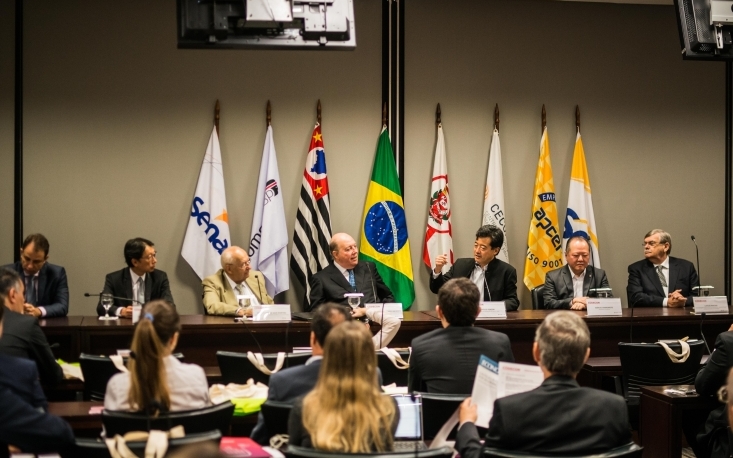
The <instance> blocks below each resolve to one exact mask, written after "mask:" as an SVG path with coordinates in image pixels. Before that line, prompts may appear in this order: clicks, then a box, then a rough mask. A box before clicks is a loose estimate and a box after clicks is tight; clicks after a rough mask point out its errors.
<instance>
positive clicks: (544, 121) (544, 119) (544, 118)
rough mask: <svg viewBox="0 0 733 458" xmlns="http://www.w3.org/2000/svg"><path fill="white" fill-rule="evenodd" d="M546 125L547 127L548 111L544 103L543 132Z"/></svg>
mask: <svg viewBox="0 0 733 458" xmlns="http://www.w3.org/2000/svg"><path fill="white" fill-rule="evenodd" d="M545 127H547V111H546V110H545V105H544V104H542V133H544V132H545Z"/></svg>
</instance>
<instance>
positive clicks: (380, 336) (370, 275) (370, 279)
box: [366, 262, 384, 348]
mask: <svg viewBox="0 0 733 458" xmlns="http://www.w3.org/2000/svg"><path fill="white" fill-rule="evenodd" d="M366 266H367V269H369V281H371V282H372V294H374V300H375V301H377V302H378V301H379V297H378V296H377V289H376V288H375V287H374V276H373V275H372V266H371V264H369V263H368V262H367V263H366ZM379 319H380V320H382V321H381V322H380V323H379V326H380V327H381V328H382V329H380V330H379V348H382V338H383V337H384V329H383V328H384V301H382V315H381V316H380V317H379ZM367 320H369V317H367Z"/></svg>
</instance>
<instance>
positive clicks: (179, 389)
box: [104, 300, 211, 414]
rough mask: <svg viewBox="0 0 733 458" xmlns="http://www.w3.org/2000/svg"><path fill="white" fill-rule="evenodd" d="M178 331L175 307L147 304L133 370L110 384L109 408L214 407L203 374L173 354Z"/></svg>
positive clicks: (151, 410)
mask: <svg viewBox="0 0 733 458" xmlns="http://www.w3.org/2000/svg"><path fill="white" fill-rule="evenodd" d="M180 332H181V320H180V318H179V316H178V312H176V309H175V308H174V306H173V305H171V304H170V303H168V302H166V301H163V300H156V301H152V302H148V303H147V304H145V308H144V309H143V311H142V314H141V316H140V321H139V322H138V323H137V326H136V327H135V334H134V336H133V338H132V348H131V350H132V351H131V352H130V362H129V363H128V365H127V366H128V369H129V370H130V372H129V373H121V374H116V375H115V376H114V377H112V378H111V379H110V380H109V382H108V383H107V391H106V393H105V395H104V408H105V409H106V410H130V411H143V412H147V413H148V414H156V413H158V412H167V411H172V410H192V409H199V408H202V407H206V406H208V405H211V400H210V399H209V385H208V382H207V381H206V374H204V370H203V369H202V368H201V367H199V366H197V365H195V364H184V363H182V362H180V361H178V360H177V359H176V358H175V357H174V356H173V355H172V353H173V350H174V349H175V348H176V344H177V343H178V336H179V334H180Z"/></svg>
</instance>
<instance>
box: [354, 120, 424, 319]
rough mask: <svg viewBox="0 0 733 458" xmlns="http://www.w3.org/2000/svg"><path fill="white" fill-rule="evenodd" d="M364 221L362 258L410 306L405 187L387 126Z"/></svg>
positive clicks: (412, 296)
mask: <svg viewBox="0 0 733 458" xmlns="http://www.w3.org/2000/svg"><path fill="white" fill-rule="evenodd" d="M362 221H363V222H362V228H361V241H360V243H359V259H361V260H364V261H371V262H373V263H375V264H376V265H377V270H378V271H379V275H381V276H382V279H383V280H384V283H385V284H386V285H387V286H388V287H389V289H390V290H392V293H393V294H394V297H395V301H396V302H401V303H402V308H403V309H404V310H407V309H408V308H410V306H411V305H412V303H413V302H414V301H415V283H414V281H413V276H412V259H411V258H410V241H409V240H408V238H407V219H406V218H405V208H404V204H403V203H402V190H401V189H400V181H399V179H398V177H397V167H396V166H395V161H394V154H393V153H392V144H391V143H390V141H389V132H387V128H386V127H383V128H382V133H381V135H380V136H379V143H378V144H377V155H376V157H375V158H374V167H373V168H372V181H371V182H370V183H369V191H368V192H367V196H366V202H365V203H364V218H363V219H362Z"/></svg>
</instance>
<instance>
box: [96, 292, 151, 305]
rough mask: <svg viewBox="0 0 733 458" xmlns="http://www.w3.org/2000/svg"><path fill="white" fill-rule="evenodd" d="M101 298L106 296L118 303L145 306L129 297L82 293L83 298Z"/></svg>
mask: <svg viewBox="0 0 733 458" xmlns="http://www.w3.org/2000/svg"><path fill="white" fill-rule="evenodd" d="M101 296H107V297H111V298H112V299H117V300H118V301H132V302H134V303H136V304H138V305H145V304H143V303H142V302H140V301H138V300H137V299H130V298H129V297H119V296H113V295H111V294H107V293H99V294H93V293H84V297H101Z"/></svg>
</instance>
